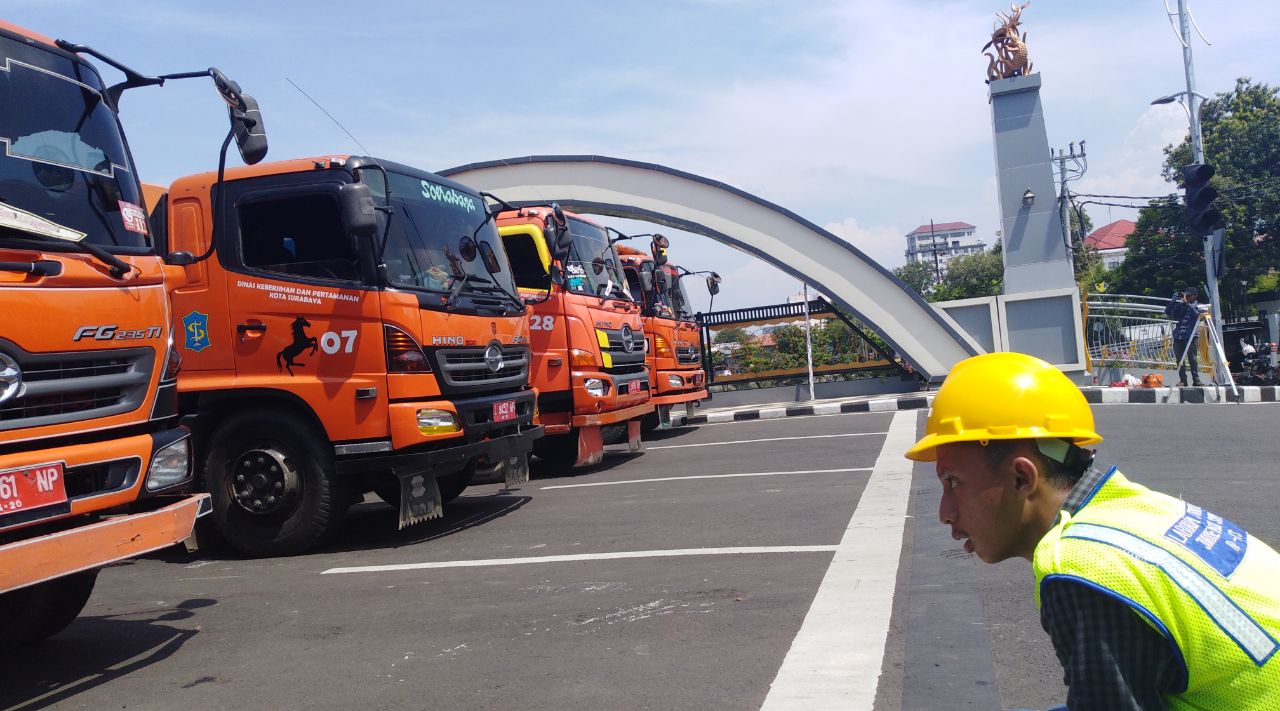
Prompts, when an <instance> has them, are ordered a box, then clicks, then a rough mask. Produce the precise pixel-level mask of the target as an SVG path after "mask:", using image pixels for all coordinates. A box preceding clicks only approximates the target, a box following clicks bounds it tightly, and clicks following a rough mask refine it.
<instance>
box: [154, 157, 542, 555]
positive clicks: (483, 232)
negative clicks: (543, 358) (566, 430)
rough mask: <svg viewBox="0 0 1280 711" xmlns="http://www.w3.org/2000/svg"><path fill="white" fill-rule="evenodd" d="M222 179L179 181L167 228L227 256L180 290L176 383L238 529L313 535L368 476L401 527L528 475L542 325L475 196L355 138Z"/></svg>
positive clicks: (217, 500) (241, 544)
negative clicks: (490, 483) (532, 336)
mask: <svg viewBox="0 0 1280 711" xmlns="http://www.w3.org/2000/svg"><path fill="white" fill-rule="evenodd" d="M213 182H214V177H213V175H211V174H205V175H195V176H190V177H186V178H182V179H179V180H177V181H176V182H174V183H173V185H172V186H171V187H170V188H169V191H168V195H167V197H166V199H165V205H166V208H165V209H166V212H167V225H168V228H167V231H166V232H167V234H166V235H164V236H163V238H164V239H165V240H166V241H167V243H168V248H169V249H170V250H172V251H179V252H183V253H186V254H188V255H212V258H209V259H204V260H201V259H197V258H194V257H193V258H192V260H191V264H190V265H189V266H187V267H186V269H187V275H186V276H187V283H186V284H185V285H183V286H182V287H181V288H178V289H176V290H174V291H173V293H172V301H173V319H174V322H175V327H176V328H177V330H178V331H179V333H181V334H182V338H181V339H180V340H179V343H178V345H179V346H180V348H181V352H182V357H183V363H184V365H183V370H182V374H181V375H180V376H179V378H178V392H179V397H180V400H181V402H180V409H181V411H182V412H183V413H184V414H185V415H189V416H191V420H190V421H191V422H192V423H193V429H194V431H195V442H196V448H195V449H196V468H197V471H198V472H199V473H200V476H201V481H202V484H203V487H204V489H205V490H206V491H208V492H209V493H210V494H211V496H212V499H213V516H212V518H213V520H214V523H215V524H216V525H217V527H218V529H219V531H220V532H221V533H222V535H223V536H224V537H225V538H226V539H227V540H228V541H229V542H230V543H231V544H232V545H234V546H236V547H237V548H239V549H240V550H242V551H244V552H246V553H248V554H250V555H289V554H295V553H299V552H302V551H305V550H307V549H308V548H311V547H312V546H314V545H316V544H318V543H320V542H321V541H323V540H325V539H326V538H327V537H329V536H331V535H332V534H333V533H334V532H335V531H336V530H337V528H338V526H339V525H340V523H341V521H342V519H343V517H344V515H345V513H346V511H347V509H348V507H349V506H350V504H351V503H352V502H353V501H357V500H359V499H360V498H361V496H362V495H363V494H364V493H366V492H369V491H374V492H376V493H377V494H378V495H379V496H381V497H382V498H383V499H384V500H386V501H387V502H388V503H391V504H392V505H393V506H397V507H399V510H400V526H401V527H404V526H407V525H409V524H412V523H416V522H418V521H423V520H426V519H430V518H435V517H437V516H440V515H441V514H442V507H443V506H444V504H446V503H447V502H449V501H450V500H452V499H453V498H455V497H456V496H458V495H459V494H460V493H462V491H463V489H465V488H466V487H467V486H468V485H469V484H470V483H471V482H473V481H476V480H479V479H483V480H491V479H502V478H505V480H506V481H507V483H508V485H516V484H519V483H521V482H523V481H526V480H527V478H528V454H529V451H530V448H531V447H532V445H533V443H534V441H535V440H536V439H537V438H538V437H539V436H541V434H542V430H541V428H539V427H537V426H535V425H534V420H533V418H534V405H535V403H534V392H533V390H532V389H530V387H529V384H528V383H529V363H530V348H529V325H528V320H527V318H526V316H525V304H524V303H523V301H522V300H521V298H520V297H519V295H518V294H517V292H516V287H515V285H514V284H513V283H512V277H511V269H510V266H509V264H508V261H507V256H506V253H505V252H504V251H503V244H502V241H501V240H500V239H499V237H498V233H497V230H496V227H495V224H494V220H493V217H492V214H491V213H490V212H489V210H488V207H487V205H486V203H485V200H484V198H483V197H482V196H481V195H480V194H479V193H477V192H475V191H474V190H472V189H470V188H468V187H466V186H464V185H460V184H458V183H455V182H453V181H451V180H448V179H446V178H442V177H440V176H437V175H433V174H431V173H428V172H425V171H421V170H418V169H415V168H411V167H409V166H404V165H398V164H395V163H391V162H388V161H379V160H375V159H372V158H366V157H360V156H346V155H344V156H326V157H320V158H308V159H300V160H290V161H282V162H275V163H266V164H261V165H258V166H255V167H253V168H238V169H234V170H229V171H228V172H227V176H226V182H225V183H224V188H223V190H221V191H219V192H218V194H213V193H211V191H210V185H211V184H213ZM214 214H217V215H218V216H219V220H218V224H219V229H217V230H216V231H215V230H213V229H212V225H211V224H210V217H211V216H212V215H214Z"/></svg>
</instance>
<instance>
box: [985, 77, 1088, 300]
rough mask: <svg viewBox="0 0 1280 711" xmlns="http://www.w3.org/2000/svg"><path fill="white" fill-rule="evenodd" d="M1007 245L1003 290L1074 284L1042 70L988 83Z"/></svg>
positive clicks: (1014, 291)
mask: <svg viewBox="0 0 1280 711" xmlns="http://www.w3.org/2000/svg"><path fill="white" fill-rule="evenodd" d="M989 87H990V101H991V130H992V134H993V136H994V138H995V141H994V142H995V152H996V182H997V185H998V186H999V196H1000V226H1001V238H1000V239H1001V242H1002V245H1003V249H1004V293H1006V294H1022V293H1027V292H1033V291H1043V290H1045V289H1065V288H1068V287H1074V286H1075V270H1074V269H1073V267H1072V262H1071V253H1070V251H1068V249H1067V245H1066V244H1065V243H1064V242H1063V238H1062V234H1063V230H1062V216H1061V213H1060V212H1059V209H1058V201H1057V191H1056V190H1055V189H1054V184H1053V168H1052V164H1051V163H1050V158H1051V153H1050V150H1049V137H1048V134H1047V133H1046V132H1045V127H1044V113H1043V111H1042V109H1041V105H1040V75H1039V74H1038V73H1037V74H1030V75H1023V76H1015V77H1009V78H1008V79H997V80H995V81H992V82H991V83H990V84H989Z"/></svg>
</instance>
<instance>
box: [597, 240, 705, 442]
mask: <svg viewBox="0 0 1280 711" xmlns="http://www.w3.org/2000/svg"><path fill="white" fill-rule="evenodd" d="M616 249H617V251H618V256H619V258H620V259H621V260H622V268H623V273H624V275H625V277H626V279H627V286H628V288H629V289H630V290H631V293H632V295H633V296H634V298H635V300H636V301H637V302H639V303H640V304H641V305H642V308H643V311H644V335H645V339H646V340H647V341H648V356H649V361H648V363H649V387H650V388H651V389H652V391H653V395H652V396H651V398H650V401H651V402H653V404H654V405H655V410H654V412H653V414H652V415H650V416H649V417H646V418H645V421H644V430H645V431H651V430H654V429H658V428H665V427H669V426H670V425H671V409H672V408H673V407H675V406H676V405H680V404H684V405H686V407H687V406H688V404H689V403H696V402H699V401H701V400H705V399H706V398H707V384H706V374H705V373H704V372H703V369H702V334H701V331H700V329H699V328H698V324H697V322H696V321H695V320H694V314H693V308H692V307H691V306H690V304H689V298H688V294H687V293H686V292H685V289H684V280H683V277H684V276H686V275H687V274H692V273H693V272H687V270H684V269H682V268H681V267H678V266H676V265H675V264H672V263H669V262H668V261H667V259H666V246H665V242H664V240H663V238H661V236H660V235H659V236H656V237H655V243H654V245H653V254H652V255H650V254H645V253H644V252H642V251H640V250H638V249H635V248H633V247H628V246H626V245H618V246H617V247H616ZM707 286H708V288H709V289H711V290H712V294H713V295H714V294H715V293H716V292H718V291H719V289H720V277H719V275H715V274H714V273H712V274H711V275H709V276H708V278H707Z"/></svg>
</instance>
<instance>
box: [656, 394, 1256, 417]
mask: <svg viewBox="0 0 1280 711" xmlns="http://www.w3.org/2000/svg"><path fill="white" fill-rule="evenodd" d="M1081 391H1083V392H1084V396H1085V399H1086V400H1088V401H1089V402H1090V403H1093V404H1096V405H1124V404H1130V405H1180V404H1186V405H1189V404H1234V403H1236V402H1246V403H1251V402H1280V387H1275V386H1258V385H1241V386H1237V391H1238V392H1239V394H1240V395H1239V400H1237V399H1236V396H1234V395H1232V393H1231V388H1229V387H1226V386H1222V385H1219V386H1208V387H1199V388H1196V387H1187V388H1111V387H1084V388H1081ZM936 393H937V391H936V390H930V391H926V392H917V393H903V394H900V395H892V396H883V397H867V396H862V397H858V398H846V399H838V400H823V401H821V402H814V403H796V402H777V403H770V404H765V405H744V406H738V407H719V408H717V407H703V408H700V409H698V410H695V411H694V412H695V414H692V415H688V416H685V415H683V414H673V415H672V417H671V424H672V425H673V426H677V427H678V426H680V425H703V424H715V423H719V422H741V421H744V420H771V419H775V418H779V417H806V416H811V415H839V414H842V413H849V412H894V411H896V410H920V409H925V408H928V407H929V406H930V405H931V404H933V396H934V395H935V394H936ZM712 402H713V403H714V402H715V400H714V399H713V400H712Z"/></svg>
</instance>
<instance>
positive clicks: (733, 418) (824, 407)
mask: <svg viewBox="0 0 1280 711" xmlns="http://www.w3.org/2000/svg"><path fill="white" fill-rule="evenodd" d="M933 395H934V394H933V393H931V392H930V393H911V394H908V395H905V396H902V397H892V398H876V399H872V400H861V401H858V402H819V403H814V404H812V405H798V404H797V405H788V406H786V407H766V408H759V409H754V410H735V411H733V412H709V413H707V414H705V415H692V416H689V417H685V416H684V415H672V417H671V424H672V425H673V426H680V425H706V424H715V423H718V422H742V421H744V420H772V419H776V418H779V417H806V416H809V415H839V414H842V413H849V412H894V411H897V410H921V409H924V408H927V407H929V405H930V404H931V403H932V402H933Z"/></svg>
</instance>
